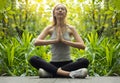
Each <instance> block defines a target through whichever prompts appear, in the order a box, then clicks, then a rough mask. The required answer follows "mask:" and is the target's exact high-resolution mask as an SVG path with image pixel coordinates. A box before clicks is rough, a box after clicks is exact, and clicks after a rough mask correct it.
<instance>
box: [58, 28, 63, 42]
mask: <svg viewBox="0 0 120 83" xmlns="http://www.w3.org/2000/svg"><path fill="white" fill-rule="evenodd" d="M64 40H65V39H64V38H63V31H62V29H61V27H58V29H57V37H56V42H64Z"/></svg>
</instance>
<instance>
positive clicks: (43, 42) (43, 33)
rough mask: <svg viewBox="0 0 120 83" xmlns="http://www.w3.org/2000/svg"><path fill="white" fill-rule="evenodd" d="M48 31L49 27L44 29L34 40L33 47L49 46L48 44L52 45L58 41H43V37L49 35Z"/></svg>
mask: <svg viewBox="0 0 120 83" xmlns="http://www.w3.org/2000/svg"><path fill="white" fill-rule="evenodd" d="M50 29H51V27H50V26H49V27H46V28H45V29H44V30H43V31H42V32H41V34H40V35H39V36H38V37H37V39H36V40H35V43H34V45H35V46H40V45H49V44H53V43H56V42H57V41H58V40H57V39H54V40H44V39H45V37H46V36H47V35H49V34H50Z"/></svg>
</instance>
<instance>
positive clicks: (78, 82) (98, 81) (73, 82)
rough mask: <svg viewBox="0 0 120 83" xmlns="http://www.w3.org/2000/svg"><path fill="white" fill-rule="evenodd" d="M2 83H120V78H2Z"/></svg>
mask: <svg viewBox="0 0 120 83" xmlns="http://www.w3.org/2000/svg"><path fill="white" fill-rule="evenodd" d="M0 83H120V77H87V78H86V79H79V78H77V79H72V78H39V77H38V76H31V77H0Z"/></svg>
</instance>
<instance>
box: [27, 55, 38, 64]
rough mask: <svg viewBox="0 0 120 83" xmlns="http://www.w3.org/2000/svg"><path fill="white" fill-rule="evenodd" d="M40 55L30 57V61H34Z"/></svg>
mask: <svg viewBox="0 0 120 83" xmlns="http://www.w3.org/2000/svg"><path fill="white" fill-rule="evenodd" d="M38 58H39V57H38V56H32V57H31V58H30V59H29V63H34V62H35V61H36V60H37V59H38Z"/></svg>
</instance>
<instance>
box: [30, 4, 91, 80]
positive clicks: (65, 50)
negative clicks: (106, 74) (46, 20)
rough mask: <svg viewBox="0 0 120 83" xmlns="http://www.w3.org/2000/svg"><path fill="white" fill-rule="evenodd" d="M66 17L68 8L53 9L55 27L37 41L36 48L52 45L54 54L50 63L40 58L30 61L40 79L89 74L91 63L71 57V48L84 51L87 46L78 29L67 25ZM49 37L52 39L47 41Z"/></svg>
mask: <svg viewBox="0 0 120 83" xmlns="http://www.w3.org/2000/svg"><path fill="white" fill-rule="evenodd" d="M66 15H67V9H66V7H65V6H64V5H63V4H58V5H56V6H55V7H54V9H53V22H54V23H53V25H51V26H48V27H46V28H45V29H44V30H43V31H42V32H41V33H40V35H39V36H38V38H37V39H36V40H35V43H34V44H35V46H42V45H51V52H52V59H51V61H50V63H48V62H46V61H45V60H43V59H41V58H40V57H38V56H32V57H31V58H30V60H29V62H30V64H31V65H32V66H33V67H35V68H36V69H38V70H39V71H40V73H41V75H40V77H71V78H85V77H86V76H87V74H88V71H87V67H88V65H89V61H88V60H87V59H86V58H79V59H78V60H77V61H75V62H73V60H72V59H71V57H70V46H71V47H74V48H78V49H83V50H84V49H85V45H84V42H83V40H82V38H81V37H80V36H79V34H78V32H77V31H76V29H75V28H74V27H73V26H70V25H68V24H67V23H66V21H65V18H66ZM48 35H50V37H51V38H50V39H49V40H46V39H45V38H46V37H47V36H48ZM71 37H73V38H74V40H75V41H74V42H73V41H71ZM43 72H44V73H43Z"/></svg>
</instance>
